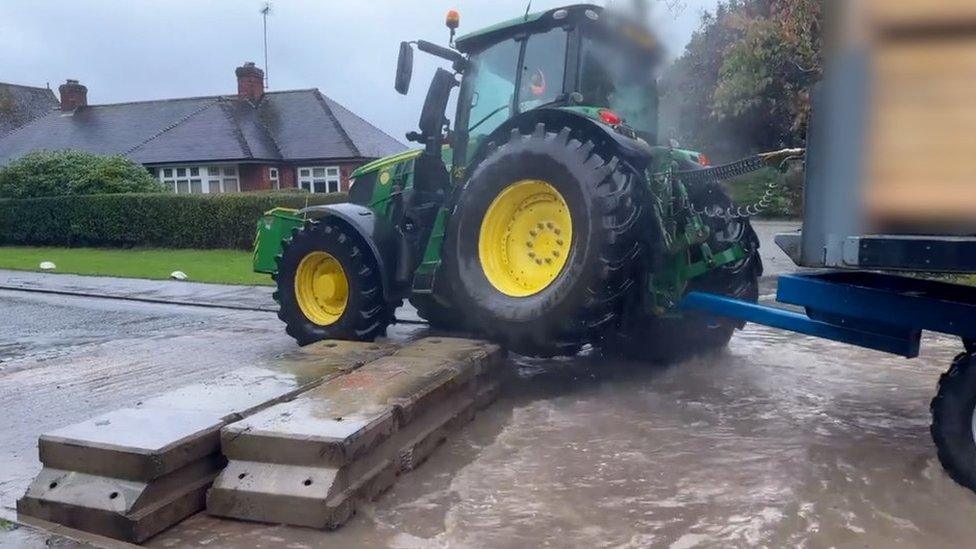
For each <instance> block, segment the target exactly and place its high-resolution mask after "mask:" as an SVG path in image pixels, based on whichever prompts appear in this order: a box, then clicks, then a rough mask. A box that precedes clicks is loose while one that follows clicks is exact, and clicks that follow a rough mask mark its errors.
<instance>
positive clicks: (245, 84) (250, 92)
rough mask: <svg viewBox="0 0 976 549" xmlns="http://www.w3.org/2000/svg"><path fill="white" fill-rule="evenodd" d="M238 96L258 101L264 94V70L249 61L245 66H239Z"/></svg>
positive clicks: (254, 101)
mask: <svg viewBox="0 0 976 549" xmlns="http://www.w3.org/2000/svg"><path fill="white" fill-rule="evenodd" d="M234 73H235V74H236V75H237V97H239V98H241V99H247V100H249V101H251V102H252V103H257V102H258V101H260V100H261V96H262V95H264V71H263V70H261V69H259V68H257V67H255V66H254V63H253V62H251V61H248V62H247V63H244V66H242V67H237V70H235V71H234Z"/></svg>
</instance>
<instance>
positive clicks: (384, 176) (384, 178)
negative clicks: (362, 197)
mask: <svg viewBox="0 0 976 549" xmlns="http://www.w3.org/2000/svg"><path fill="white" fill-rule="evenodd" d="M389 182H390V172H383V173H381V174H380V185H386V184H387V183H389Z"/></svg>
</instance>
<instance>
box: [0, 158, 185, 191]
mask: <svg viewBox="0 0 976 549" xmlns="http://www.w3.org/2000/svg"><path fill="white" fill-rule="evenodd" d="M165 190H166V189H165V188H164V187H163V185H162V184H161V183H159V182H158V181H156V179H155V178H154V177H153V176H151V175H149V172H147V171H146V169H145V168H143V167H142V166H141V165H140V164H137V163H135V162H133V161H131V160H129V159H128V158H125V157H123V156H99V155H96V154H89V153H84V152H80V151H54V152H52V151H37V152H33V153H30V154H28V155H26V156H22V157H20V158H18V159H17V160H14V161H13V162H11V163H10V164H8V165H7V166H6V167H4V168H0V198H38V197H43V196H67V195H87V194H113V193H158V192H164V191H165Z"/></svg>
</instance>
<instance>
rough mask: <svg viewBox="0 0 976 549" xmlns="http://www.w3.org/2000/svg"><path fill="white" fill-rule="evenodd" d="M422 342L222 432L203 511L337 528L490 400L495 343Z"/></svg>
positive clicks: (493, 388) (494, 389)
mask: <svg viewBox="0 0 976 549" xmlns="http://www.w3.org/2000/svg"><path fill="white" fill-rule="evenodd" d="M432 339H435V338H426V339H422V340H419V341H417V342H415V343H413V344H411V345H408V346H406V347H404V348H403V349H401V350H400V351H398V352H397V353H395V354H394V355H392V356H389V357H384V358H381V359H378V360H376V361H373V362H371V363H369V364H366V365H365V366H363V367H362V368H360V369H359V370H357V371H355V372H352V373H350V374H347V375H345V376H342V377H339V378H335V379H333V380H330V381H328V382H326V383H325V384H323V385H321V386H320V387H318V388H316V389H314V390H311V391H308V392H306V393H304V394H302V395H301V396H300V397H298V398H296V399H295V400H294V401H291V402H288V403H283V404H279V405H276V406H272V407H271V408H268V409H267V410H264V411H262V412H260V413H258V414H255V415H254V416H251V417H249V418H247V419H245V420H243V421H240V422H237V423H234V424H231V425H228V426H226V427H225V428H224V429H223V430H222V433H221V446H222V452H223V454H224V455H225V456H226V457H227V458H228V460H229V463H228V466H227V467H226V468H225V469H224V471H223V472H222V473H221V475H220V476H219V477H218V478H217V480H216V481H215V482H214V485H213V487H212V488H211V490H210V492H209V494H208V500H207V512H208V513H210V514H211V515H215V516H221V517H229V518H235V519H241V520H248V521H256V522H268V523H284V524H292V525H299V526H310V527H315V528H335V527H338V526H339V525H341V524H342V523H343V522H345V521H346V520H348V518H349V516H351V515H352V514H353V513H354V512H355V510H356V509H357V507H358V506H359V505H361V504H362V502H364V501H368V500H371V499H373V498H374V497H376V496H377V495H378V494H379V493H381V492H382V491H384V490H386V489H387V488H388V487H389V486H390V485H392V483H393V482H394V480H395V478H396V476H397V474H399V473H400V472H402V471H406V470H410V469H412V468H413V467H415V466H416V465H417V464H419V463H421V462H422V461H423V460H424V459H426V457H427V456H429V455H430V453H431V452H432V451H433V450H434V448H436V446H437V445H438V444H439V443H440V442H441V441H443V440H444V438H446V436H447V434H448V433H449V432H450V430H452V429H456V428H457V427H458V426H460V425H462V424H464V423H465V422H467V421H470V419H471V418H473V417H474V413H475V410H476V409H477V408H478V407H479V406H480V405H484V404H485V403H486V402H489V401H490V399H491V398H492V396H493V395H494V394H496V393H497V383H498V382H497V380H496V379H495V378H494V376H493V375H492V374H493V372H495V371H497V370H500V369H499V368H498V365H499V364H500V363H501V362H502V361H503V358H504V354H503V352H502V351H501V350H500V349H499V348H498V347H497V346H495V345H492V344H489V343H485V342H480V341H472V340H462V339H454V338H436V339H437V340H436V341H431V340H432Z"/></svg>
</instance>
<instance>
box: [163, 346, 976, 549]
mask: <svg viewBox="0 0 976 549" xmlns="http://www.w3.org/2000/svg"><path fill="white" fill-rule="evenodd" d="M925 343H926V346H927V352H926V354H925V355H924V356H923V358H921V359H919V360H915V361H908V360H903V359H899V358H891V357H887V356H885V355H882V354H879V353H874V352H870V351H863V350H859V349H854V348H848V347H845V346H842V345H837V344H832V343H826V342H823V341H819V340H815V339H812V338H806V337H799V336H793V335H789V334H785V333H782V332H778V331H774V330H770V329H766V328H761V327H749V328H748V329H747V330H745V331H744V332H742V333H740V334H739V336H738V337H737V338H736V339H735V340H734V342H733V344H732V346H731V348H730V349H729V350H728V351H725V352H722V353H719V354H715V355H711V356H707V357H702V358H699V359H695V360H692V361H688V362H685V363H682V364H678V365H674V366H670V367H661V366H657V367H655V366H648V365H646V364H636V363H621V362H614V361H609V360H606V359H603V358H601V357H599V356H589V357H579V358H574V359H569V360H555V361H553V360H548V361H535V360H526V359H517V360H516V361H515V363H514V367H515V368H516V370H517V376H516V378H515V379H514V380H512V381H511V382H510V384H509V385H508V388H507V390H506V391H505V396H504V397H503V398H502V399H500V400H499V401H498V402H497V403H496V404H495V405H493V406H492V407H490V408H489V409H488V410H486V411H485V412H483V413H482V414H481V415H480V416H479V417H478V418H477V419H476V420H475V421H474V422H473V423H472V424H470V425H469V426H468V427H467V428H466V429H465V430H464V431H463V432H462V433H460V434H459V435H458V436H456V437H454V438H452V439H451V440H450V441H448V442H447V443H445V445H444V446H443V447H441V448H440V449H439V450H438V452H436V453H435V454H434V456H433V457H432V458H431V459H430V460H429V461H428V462H427V463H425V464H424V465H423V466H421V467H420V468H419V469H417V470H416V471H414V472H411V473H409V474H407V475H405V476H403V477H402V478H401V479H400V480H399V481H398V482H397V484H396V485H395V486H394V487H393V488H392V489H391V491H390V492H388V493H387V494H385V495H384V496H383V497H381V498H380V499H379V500H378V501H377V502H375V503H374V504H372V505H370V506H369V507H368V508H367V509H366V510H365V512H364V513H361V514H360V515H359V516H357V517H356V518H355V519H354V520H353V521H352V522H350V523H349V524H348V525H346V526H345V527H343V528H342V529H340V530H339V531H337V532H332V533H321V532H318V531H314V530H307V529H300V528H289V527H282V526H276V527H267V526H261V525H252V524H245V523H235V522H228V521H219V520H215V519H212V518H209V517H206V516H204V515H199V516H197V517H194V518H192V519H190V520H189V521H187V522H185V523H184V524H183V525H180V526H178V527H177V528H175V529H173V530H172V531H170V532H168V533H165V534H163V535H161V536H159V537H157V538H156V539H155V540H153V541H152V542H151V543H150V545H152V546H155V547H177V546H184V545H194V546H207V547H214V546H216V547H230V546H238V545H242V544H246V545H253V546H260V547H277V546H285V545H287V546H288V547H319V546H329V547H399V548H405V549H415V548H426V547H513V548H514V547H672V548H676V549H677V548H690V547H715V546H722V547H728V546H767V547H783V546H796V547H855V546H856V547H898V546H904V547H922V546H924V547H942V546H955V547H959V546H968V545H970V543H971V540H972V539H974V536H976V522H974V521H972V520H971V519H970V517H971V516H972V515H973V513H976V496H974V495H973V494H971V493H970V492H968V491H966V490H964V489H962V488H960V487H958V486H957V485H955V484H954V483H953V482H952V481H951V480H950V479H949V478H948V477H947V476H946V475H945V474H944V473H943V472H942V470H941V467H940V466H939V464H938V461H937V460H936V458H935V452H934V450H933V448H932V443H931V440H930V438H929V435H928V423H929V419H928V401H929V399H930V398H931V396H932V394H933V392H934V388H935V382H936V380H937V377H938V375H939V373H940V371H941V369H942V368H943V367H944V366H945V365H947V364H948V362H949V361H950V360H951V358H952V355H953V354H954V353H955V352H956V348H957V347H958V343H957V342H955V341H953V340H951V339H948V338H929V339H927V340H926V341H925Z"/></svg>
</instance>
